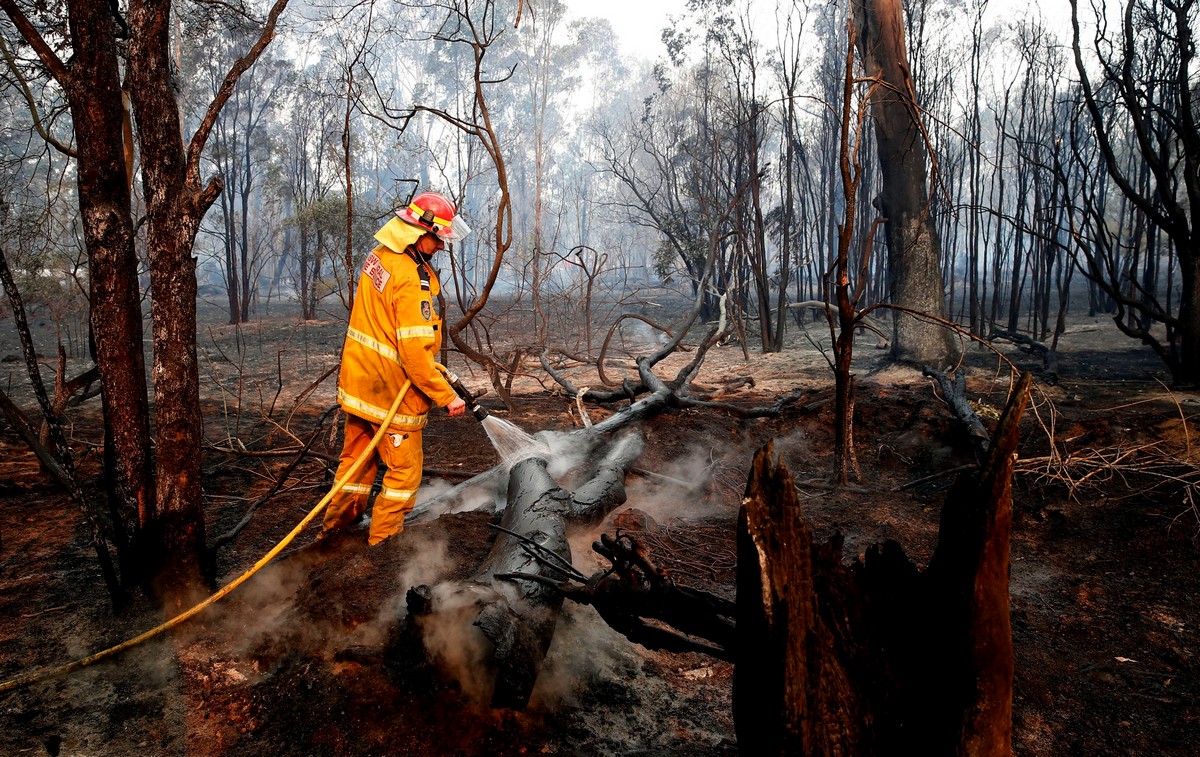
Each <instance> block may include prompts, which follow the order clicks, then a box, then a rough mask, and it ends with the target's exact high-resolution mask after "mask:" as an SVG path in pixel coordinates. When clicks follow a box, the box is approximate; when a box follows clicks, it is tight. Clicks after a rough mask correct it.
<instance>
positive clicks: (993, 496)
mask: <svg viewBox="0 0 1200 757" xmlns="http://www.w3.org/2000/svg"><path fill="white" fill-rule="evenodd" d="M1030 381H1031V378H1030V376H1029V375H1028V374H1026V375H1024V376H1022V378H1021V381H1020V383H1019V385H1018V387H1017V388H1016V391H1014V392H1013V395H1012V397H1011V398H1010V400H1009V402H1008V405H1007V407H1006V408H1005V410H1004V413H1003V415H1002V416H1001V418H1000V421H999V424H998V427H997V429H996V432H995V435H994V440H993V442H992V444H991V445H990V448H989V450H988V455H987V458H986V460H985V462H984V463H983V465H981V466H980V467H979V469H978V471H975V472H973V473H970V474H966V475H963V476H961V477H960V478H959V480H958V482H957V483H956V485H955V487H954V488H953V489H952V490H951V492H950V494H949V495H948V497H947V501H946V503H945V505H944V506H943V508H942V517H941V524H940V527H939V533H938V545H937V548H936V549H935V552H934V556H933V558H932V560H931V561H930V565H929V567H928V569H926V570H925V571H920V570H918V569H917V567H916V566H915V565H913V564H912V562H911V561H910V560H909V559H908V558H907V556H906V555H905V553H904V550H903V549H902V548H901V547H900V545H899V544H896V543H895V542H890V541H889V542H887V543H885V544H883V545H882V546H880V547H872V548H871V549H870V550H868V551H867V554H866V559H865V561H864V562H862V563H858V562H856V563H855V564H854V565H852V566H850V567H846V566H843V565H842V563H841V555H840V552H841V544H840V539H835V540H834V541H833V542H831V543H830V544H827V545H817V544H814V542H813V539H812V535H811V533H810V532H809V530H808V528H807V526H806V525H805V524H804V521H803V519H802V518H801V515H800V513H799V502H798V500H797V498H796V495H795V489H794V487H793V486H792V481H791V474H790V473H789V472H788V471H787V469H786V467H785V466H783V465H782V464H781V463H779V462H777V461H776V460H775V455H774V452H773V449H772V448H771V446H770V445H768V446H767V447H765V448H764V449H762V450H760V451H759V453H758V455H757V456H756V457H755V461H754V467H753V470H752V473H751V477H750V481H749V482H748V484H747V490H746V502H745V505H744V507H743V511H742V514H741V517H740V519H739V528H738V624H737V635H738V642H737V650H738V651H737V655H736V662H735V668H734V691H733V701H734V722H735V727H736V729H737V734H738V746H739V750H740V751H742V752H743V753H745V754H756V755H757V754H763V755H784V754H787V755H909V754H925V755H980V756H990V755H996V756H997V757H1002V756H1007V755H1008V754H1009V752H1010V746H1011V729H1012V677H1013V653H1012V636H1011V628H1010V626H1009V614H1008V567H1009V539H1010V530H1011V522H1012V509H1011V504H1012V500H1011V489H1010V484H1011V477H1012V465H1013V461H1014V459H1015V450H1016V444H1017V432H1018V427H1019V422H1020V418H1021V415H1022V413H1023V412H1024V409H1025V405H1026V403H1027V400H1028V390H1029V384H1030Z"/></svg>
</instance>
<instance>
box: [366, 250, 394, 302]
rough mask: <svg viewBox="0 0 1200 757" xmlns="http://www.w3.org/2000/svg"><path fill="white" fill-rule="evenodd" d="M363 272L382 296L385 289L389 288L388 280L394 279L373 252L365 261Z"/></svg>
mask: <svg viewBox="0 0 1200 757" xmlns="http://www.w3.org/2000/svg"><path fill="white" fill-rule="evenodd" d="M362 272H363V276H366V277H368V278H370V279H371V284H372V285H373V286H374V287H375V291H377V292H380V293H381V294H382V293H383V288H384V287H385V286H387V283H388V279H390V278H391V277H392V274H390V273H388V270H387V269H386V268H384V267H383V261H382V260H380V259H379V256H378V255H376V254H375V253H373V252H372V253H371V254H370V255H368V256H367V259H366V260H365V261H363V268H362Z"/></svg>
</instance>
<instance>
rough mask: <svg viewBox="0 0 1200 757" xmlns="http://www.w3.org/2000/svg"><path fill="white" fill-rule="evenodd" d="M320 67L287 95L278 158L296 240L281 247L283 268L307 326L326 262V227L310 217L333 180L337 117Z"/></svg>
mask: <svg viewBox="0 0 1200 757" xmlns="http://www.w3.org/2000/svg"><path fill="white" fill-rule="evenodd" d="M320 65H321V64H320V63H314V64H312V65H309V66H305V67H304V68H303V69H302V70H301V71H300V72H299V74H298V79H297V82H296V86H295V87H294V88H291V89H289V90H288V95H289V96H288V99H287V101H286V103H285V105H284V108H285V110H286V112H287V114H288V117H287V118H286V120H285V122H284V124H283V134H282V137H281V141H282V145H283V149H282V150H281V151H280V156H279V158H280V170H281V172H282V176H283V184H284V187H285V189H284V198H285V201H286V203H287V205H288V206H289V207H290V209H291V212H290V214H289V216H290V218H289V221H288V225H289V227H290V228H291V229H294V230H295V235H294V236H293V237H289V239H294V242H295V244H294V249H293V245H285V246H284V256H285V261H286V263H285V265H286V266H287V267H288V268H290V270H291V272H292V280H293V281H294V283H295V288H296V297H297V299H298V300H299V301H300V313H301V317H302V318H303V319H305V320H313V319H315V318H316V317H317V305H318V303H319V302H320V300H321V297H322V295H323V294H324V293H323V292H321V289H320V287H319V286H318V281H319V280H320V278H321V271H322V261H323V260H325V259H326V258H327V257H328V255H327V249H328V248H327V246H326V238H327V236H326V235H327V227H326V226H325V225H324V224H321V223H318V222H316V220H315V219H314V218H313V216H316V215H318V214H315V213H312V212H310V211H311V210H312V209H313V208H314V207H316V206H318V205H319V204H320V203H322V202H323V201H324V200H326V199H327V198H328V197H329V195H330V193H331V192H332V190H333V186H334V182H335V180H336V166H335V165H334V164H333V157H332V154H333V147H334V144H335V139H336V135H335V118H336V113H335V106H334V102H333V99H332V97H330V96H329V93H328V92H327V91H326V90H325V89H324V88H323V87H322V82H323V80H324V76H323V74H322V73H321V69H320Z"/></svg>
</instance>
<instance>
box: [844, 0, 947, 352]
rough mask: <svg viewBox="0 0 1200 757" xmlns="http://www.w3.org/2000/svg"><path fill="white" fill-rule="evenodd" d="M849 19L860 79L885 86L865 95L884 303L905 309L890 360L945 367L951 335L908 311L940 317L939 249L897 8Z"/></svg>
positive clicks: (865, 4) (869, 7)
mask: <svg viewBox="0 0 1200 757" xmlns="http://www.w3.org/2000/svg"><path fill="white" fill-rule="evenodd" d="M853 14H854V22H855V25H856V26H857V29H858V37H857V44H858V46H859V51H860V55H861V58H862V62H863V67H864V69H865V71H866V74H867V75H868V76H870V77H874V78H877V79H878V80H879V81H881V82H882V83H883V84H884V85H885V86H883V87H878V88H875V90H874V93H873V95H872V97H873V102H872V116H873V119H874V124H875V143H876V148H877V152H878V155H879V166H880V171H881V173H882V178H883V183H882V192H881V194H880V206H881V210H882V212H883V215H884V216H885V217H886V219H887V226H886V233H887V242H888V244H887V249H888V279H889V290H890V294H891V300H892V303H893V304H895V305H897V306H900V307H902V308H903V309H904V310H906V311H908V313H905V314H898V315H897V317H896V319H895V321H894V330H893V335H894V338H893V342H892V355H893V356H895V357H897V358H900V359H904V360H910V361H913V362H918V363H924V364H933V365H945V364H948V363H952V362H953V361H954V360H955V358H956V356H957V355H958V345H957V343H956V342H955V340H954V339H953V336H952V334H951V333H950V332H949V331H947V330H946V329H945V328H944V327H943V326H942V325H940V324H938V323H931V322H930V321H929V320H927V319H925V318H917V317H914V316H913V315H911V314H910V313H918V312H919V313H921V314H924V315H927V316H932V317H933V318H934V319H938V320H943V321H944V320H945V319H946V316H947V312H946V299H945V291H944V285H943V277H942V271H941V245H940V241H939V240H938V238H937V235H936V231H935V228H934V225H933V224H932V223H931V221H930V210H931V209H930V196H929V187H928V173H927V170H928V169H927V167H926V161H927V159H928V140H927V132H925V130H924V128H923V125H922V122H921V117H920V111H919V105H918V99H917V97H918V95H917V93H916V91H915V89H914V83H913V79H912V76H911V73H910V72H909V70H908V54H907V51H906V50H905V46H904V33H903V25H902V17H901V10H900V3H899V2H898V0H862V1H861V2H860V1H857V0H856V2H855V3H854V10H853Z"/></svg>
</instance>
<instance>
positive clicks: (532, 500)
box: [405, 432, 643, 710]
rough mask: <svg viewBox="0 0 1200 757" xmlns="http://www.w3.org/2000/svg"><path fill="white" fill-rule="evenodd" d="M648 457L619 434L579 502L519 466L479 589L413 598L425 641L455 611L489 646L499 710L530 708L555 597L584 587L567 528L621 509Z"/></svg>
mask: <svg viewBox="0 0 1200 757" xmlns="http://www.w3.org/2000/svg"><path fill="white" fill-rule="evenodd" d="M642 450H643V442H642V438H641V435H640V433H638V432H627V433H625V434H622V435H621V436H620V437H618V438H617V439H616V440H615V441H614V442H612V443H611V444H610V445H609V446H608V447H607V448H606V450H605V454H604V455H603V456H601V457H600V459H599V460H598V462H596V463H595V464H594V466H593V467H592V468H591V469H590V470H588V471H586V472H585V473H584V474H583V475H582V476H581V478H582V481H581V483H579V484H578V485H577V486H576V487H575V490H574V492H572V491H569V490H567V489H565V488H563V487H562V486H560V485H559V483H558V482H557V481H555V479H554V478H553V477H552V476H551V475H550V473H549V471H548V463H547V461H546V460H545V459H544V458H540V457H530V458H526V459H524V460H521V461H520V462H518V463H516V464H515V465H513V467H512V470H511V473H510V474H509V476H508V493H507V498H506V500H507V502H506V506H505V508H504V514H503V517H502V519H501V522H500V524H499V526H498V528H497V530H498V532H499V534H498V536H497V538H496V541H495V543H494V544H493V545H492V548H491V550H490V551H489V553H488V556H487V558H485V560H484V562H483V564H482V566H481V568H480V570H479V571H478V572H477V573H476V575H475V576H474V577H473V578H472V580H470V581H468V582H466V583H464V584H461V585H457V586H442V587H430V586H418V587H415V588H414V589H411V590H410V591H409V595H408V625H409V627H410V630H411V632H413V633H416V634H417V635H418V636H420V635H421V634H423V633H424V632H425V631H426V630H428V629H432V628H434V627H435V625H436V623H435V617H436V616H437V615H438V613H439V612H441V611H442V608H443V607H445V608H454V612H456V613H458V616H459V617H460V618H461V619H463V622H465V623H466V624H467V625H469V626H471V627H473V628H474V629H477V631H478V632H479V633H480V634H481V635H482V637H483V639H485V640H486V642H485V643H484V644H483V649H482V651H481V652H480V653H479V655H478V657H479V659H477V660H476V667H477V668H478V670H476V671H475V675H477V676H479V677H481V678H482V679H483V682H484V683H483V685H484V687H485V689H486V692H485V693H486V698H487V699H488V701H490V703H491V706H492V707H494V708H504V709H514V710H521V709H524V707H525V706H526V705H527V704H528V702H529V697H530V695H531V694H532V692H533V687H534V683H535V682H536V680H537V674H538V670H539V668H540V667H541V664H542V660H543V659H544V658H545V656H546V651H547V650H548V649H549V647H550V641H551V639H552V638H553V635H554V629H555V626H556V624H557V622H558V615H559V610H560V608H561V606H562V601H563V595H562V593H561V592H559V591H558V590H557V589H556V588H555V587H556V586H557V585H558V584H560V583H562V582H563V581H565V580H569V579H571V578H582V575H581V574H579V573H578V571H576V570H575V569H574V568H573V567H572V566H571V550H570V546H569V545H568V543H567V538H566V529H567V525H568V524H569V523H573V522H575V523H584V524H590V523H592V522H594V521H596V520H598V519H599V518H602V517H603V516H604V515H606V514H607V513H608V512H609V511H610V510H612V509H613V508H615V507H617V506H618V505H620V504H622V503H623V502H624V501H625V475H626V473H627V472H628V470H629V468H631V467H632V466H633V463H634V462H635V461H636V460H637V458H638V457H640V456H641V453H642ZM439 605H440V606H439ZM464 606H465V607H466V608H467V609H465V610H464V609H463V608H464ZM430 646H431V645H430V644H425V647H426V648H427V649H428V648H430ZM405 648H406V649H408V650H411V649H412V646H411V644H409V645H407V646H406V647H405Z"/></svg>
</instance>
